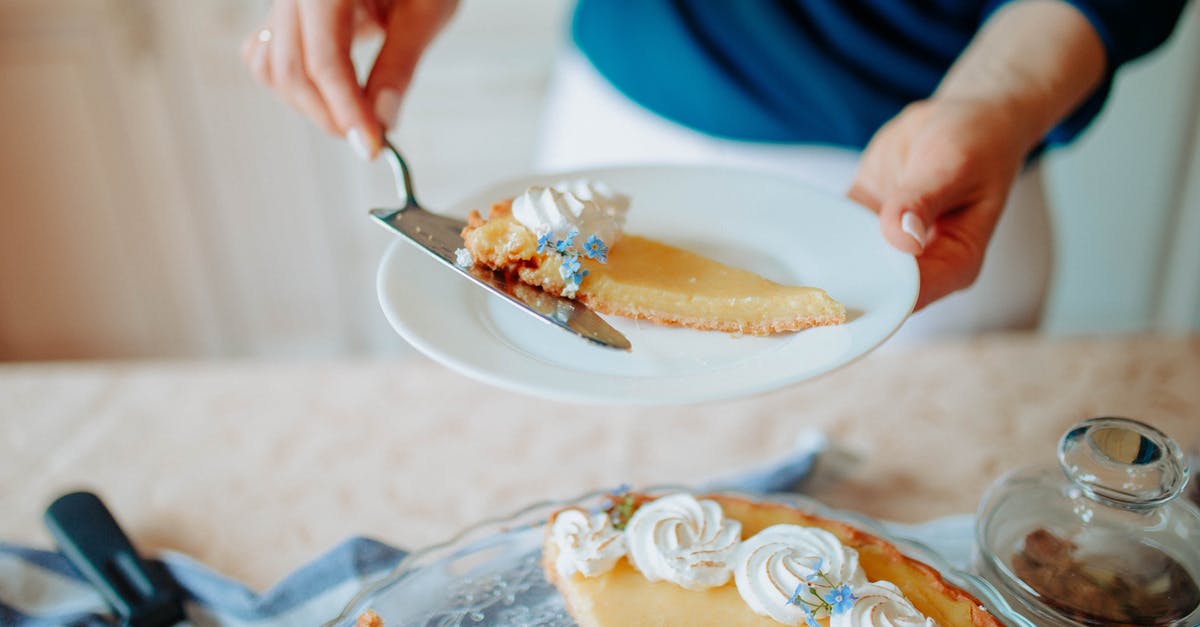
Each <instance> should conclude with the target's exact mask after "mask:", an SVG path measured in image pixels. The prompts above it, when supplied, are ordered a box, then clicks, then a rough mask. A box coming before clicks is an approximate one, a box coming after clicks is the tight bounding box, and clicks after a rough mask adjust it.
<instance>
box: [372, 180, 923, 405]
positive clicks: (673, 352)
mask: <svg viewBox="0 0 1200 627" xmlns="http://www.w3.org/2000/svg"><path fill="white" fill-rule="evenodd" d="M575 177H583V178H588V179H594V180H600V181H604V182H605V183H607V184H608V185H610V186H611V187H612V188H613V189H615V190H618V191H620V192H624V193H626V194H629V195H631V196H632V197H633V204H632V206H631V209H630V212H629V217H628V220H627V222H626V225H625V229H626V231H628V232H631V233H637V234H638V235H644V236H648V237H652V238H655V239H658V240H661V241H664V242H667V243H670V244H675V245H677V246H681V247H683V248H687V249H689V250H692V251H696V252H699V253H702V254H705V255H707V256H709V257H712V258H714V259H717V260H718V261H722V262H724V263H727V264H730V265H733V266H737V267H740V268H745V269H747V270H751V271H754V272H757V273H759V274H761V275H763V276H765V277H767V278H769V279H772V280H774V281H777V282H780V283H792V284H804V285H813V286H817V287H821V288H824V289H825V290H826V291H827V292H829V294H830V295H831V296H833V297H834V298H836V299H838V300H839V301H841V302H842V303H843V304H845V305H846V309H847V311H848V316H847V322H846V324H843V325H840V326H836V327H820V328H815V329H808V330H805V331H801V332H799V333H791V334H781V335H775V336H770V337H751V336H743V337H734V336H731V335H728V334H724V333H715V332H706V331H693V330H690V329H678V328H668V327H662V326H658V325H654V324H649V323H645V322H638V321H635V320H628V319H625V318H620V317H617V316H606V320H608V322H609V323H610V324H612V325H613V326H614V327H616V328H617V330H618V331H620V332H621V333H624V334H625V336H626V337H628V338H629V340H630V342H632V344H633V350H632V351H630V352H628V353H626V352H621V351H615V350H612V349H607V348H603V347H598V346H594V345H591V344H589V343H587V342H585V341H583V340H580V339H578V338H575V337H572V336H570V335H568V334H566V333H564V332H563V331H561V330H558V329H555V328H553V327H551V326H549V325H547V324H545V323H543V322H541V321H539V320H537V319H536V318H533V317H531V316H529V315H528V314H526V313H524V312H522V311H520V310H518V309H517V308H515V307H513V306H512V305H510V304H508V303H506V302H504V301H501V300H500V299H498V298H496V297H494V296H491V295H489V294H488V293H486V292H485V291H484V290H482V289H479V288H478V287H476V286H474V285H472V284H471V283H470V282H468V281H467V280H466V279H464V278H462V277H460V276H458V275H457V274H456V273H455V272H454V271H453V270H451V269H450V268H446V267H444V266H442V265H440V264H439V263H438V262H437V261H435V260H434V259H432V258H430V257H429V256H428V255H427V254H425V253H424V252H421V251H419V250H418V249H417V248H416V247H415V246H414V245H412V244H410V243H409V242H407V241H402V240H397V241H396V242H395V243H393V244H392V246H391V248H390V249H389V250H388V251H387V253H386V254H385V255H384V258H383V261H382V263H381V265H380V268H379V278H378V288H379V300H380V303H381V304H382V305H383V311H384V313H385V314H386V315H387V318H388V320H389V321H390V322H391V324H392V326H393V327H395V329H396V330H397V331H398V332H399V333H400V335H402V336H403V337H404V338H405V339H406V340H408V341H409V342H410V343H411V344H412V345H413V346H415V347H417V349H419V350H420V351H422V352H424V353H425V354H426V355H429V356H430V357H432V358H433V359H435V360H437V361H439V362H441V363H443V364H445V365H447V366H449V367H451V368H453V369H455V370H458V371H460V372H462V373H464V374H466V375H468V376H471V377H474V378H476V379H480V380H482V381H486V382H488V383H491V384H494V385H498V386H501V387H505V388H509V389H513V390H517V391H520V392H525V393H528V394H533V395H537V396H543V397H549V398H553V399H556V400H565V401H572V402H582V403H617V404H666V403H694V402H700V401H707V400H714V399H720V398H729V397H735V396H742V395H746V394H754V393H759V392H763V391H766V390H770V389H774V388H778V387H780V386H783V385H787V384H790V383H795V382H797V381H802V380H804V379H808V378H810V377H813V376H816V375H818V374H822V373H824V372H828V371H830V370H832V369H834V368H837V367H838V366H842V365H845V364H847V363H849V362H851V361H853V360H854V359H856V358H858V357H860V356H862V355H864V354H865V353H867V352H868V351H870V350H871V349H873V348H875V347H876V346H878V345H879V344H880V343H881V342H883V341H884V340H885V339H887V338H888V336H890V335H891V334H892V333H893V332H894V331H895V330H896V329H897V328H898V327H899V326H900V324H901V323H902V322H903V321H904V320H905V318H906V317H907V316H908V315H909V313H911V311H912V307H913V305H914V303H915V302H916V298H917V288H918V278H917V266H916V263H915V261H914V260H913V258H912V257H911V256H909V255H907V254H905V253H902V252H900V251H897V250H896V249H894V248H892V247H891V246H890V245H888V244H887V242H885V241H884V239H883V236H882V235H881V234H880V233H879V224H878V220H877V219H876V217H875V216H874V215H873V214H872V213H871V212H870V211H868V210H867V209H865V208H863V207H860V206H858V205H856V204H854V203H852V202H850V201H849V200H847V199H845V198H842V197H839V196H835V195H832V194H829V193H828V192H824V191H820V190H817V189H813V188H811V187H808V186H806V185H804V184H802V183H798V182H795V181H792V180H788V179H784V178H780V177H777V176H774V175H769V174H762V173H758V172H751V171H743V170H729V169H720V168H707V167H693V166H650V167H647V166H641V167H628V168H608V169H597V170H583V171H576V172H564V173H556V174H548V175H539V176H529V177H524V178H520V179H514V180H511V181H507V182H504V183H500V184H497V185H494V186H492V187H490V188H488V189H485V190H483V191H481V192H479V193H477V194H474V195H472V196H470V197H468V198H466V199H464V200H463V201H462V202H459V203H457V204H455V205H454V206H453V207H450V208H448V209H446V210H445V211H444V213H446V214H449V215H454V216H459V217H462V216H465V215H466V214H467V212H468V211H469V210H470V209H473V208H478V209H481V210H484V211H486V208H487V207H488V206H490V205H491V203H493V202H495V201H497V200H500V199H502V198H506V197H511V196H515V195H517V194H519V193H521V192H522V191H524V190H525V189H526V188H527V187H529V186H530V185H545V184H550V183H554V182H557V181H559V180H562V179H564V178H575Z"/></svg>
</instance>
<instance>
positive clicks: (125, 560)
mask: <svg viewBox="0 0 1200 627" xmlns="http://www.w3.org/2000/svg"><path fill="white" fill-rule="evenodd" d="M45 522H46V526H47V527H48V528H49V529H50V534H51V535H53V536H54V540H55V541H56V542H57V543H58V547H59V550H61V551H62V553H63V555H65V556H66V557H67V559H69V560H70V561H71V563H72V564H74V565H75V567H76V568H78V569H79V572H81V573H83V576H84V577H85V578H87V580H88V582H89V583H91V584H92V585H93V586H95V588H96V589H97V590H99V591H100V594H101V595H102V596H103V597H104V600H105V601H107V602H108V604H109V605H110V606H112V608H113V610H114V611H115V612H116V613H117V615H118V616H120V617H121V619H122V621H123V622H124V623H125V624H127V625H130V626H131V627H143V626H145V627H150V626H159V625H173V624H175V623H176V622H178V621H181V620H183V619H184V614H183V601H182V598H181V595H180V594H179V590H178V588H177V587H176V586H175V583H174V581H172V580H171V578H170V576H169V575H167V573H165V572H163V571H162V570H161V569H155V568H152V567H151V566H150V565H149V564H147V563H146V562H143V561H142V559H141V558H140V557H138V554H137V551H135V550H134V548H133V544H132V543H130V541H129V538H128V537H126V536H125V533H124V532H123V531H121V527H120V526H119V525H117V521H116V519H114V518H113V516H112V514H111V513H110V512H109V511H108V508H107V507H105V506H104V502H103V501H101V500H100V497H98V496H96V495H95V494H92V493H91V492H72V493H70V494H65V495H63V496H61V497H59V498H58V499H57V500H56V501H54V502H53V503H51V504H50V507H48V508H46V515H45Z"/></svg>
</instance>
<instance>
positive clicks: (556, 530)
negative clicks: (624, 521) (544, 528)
mask: <svg viewBox="0 0 1200 627" xmlns="http://www.w3.org/2000/svg"><path fill="white" fill-rule="evenodd" d="M550 534H551V537H553V538H554V544H555V546H557V547H558V557H557V558H556V559H555V560H554V567H555V568H556V569H557V570H558V574H559V576H561V577H564V578H565V577H570V576H571V575H572V574H573V573H575V572H579V573H582V574H583V576H584V577H595V576H596V575H600V574H603V573H606V572H608V571H609V570H612V567H613V566H614V565H615V564H616V563H617V560H619V559H621V557H622V556H623V555H625V536H624V535H622V534H621V532H620V531H618V530H616V529H614V528H613V526H612V521H611V520H609V518H608V514H606V513H604V512H598V513H595V514H588V513H587V512H585V511H583V510H581V509H567V510H563V511H562V512H559V514H558V515H557V516H555V517H554V527H553V528H552V529H551V531H550Z"/></svg>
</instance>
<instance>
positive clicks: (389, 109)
mask: <svg viewBox="0 0 1200 627" xmlns="http://www.w3.org/2000/svg"><path fill="white" fill-rule="evenodd" d="M399 116H400V91H399V90H397V89H391V88H387V89H381V90H380V91H379V94H378V95H377V96H375V118H376V119H377V120H379V123H380V124H382V125H383V128H385V129H391V128H392V127H394V126H396V121H397V118H398V117H399Z"/></svg>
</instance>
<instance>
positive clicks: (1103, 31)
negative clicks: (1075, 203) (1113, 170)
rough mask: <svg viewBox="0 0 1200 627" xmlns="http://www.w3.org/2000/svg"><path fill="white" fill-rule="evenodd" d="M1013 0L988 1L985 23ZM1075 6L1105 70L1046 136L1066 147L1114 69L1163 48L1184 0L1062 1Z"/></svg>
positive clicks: (1098, 104) (1098, 102)
mask: <svg viewBox="0 0 1200 627" xmlns="http://www.w3.org/2000/svg"><path fill="white" fill-rule="evenodd" d="M1011 1H1012V0H991V2H989V3H988V6H987V9H986V10H985V11H984V13H983V18H984V20H986V19H987V18H988V17H991V15H992V14H993V13H995V12H996V10H997V9H999V8H1000V7H1002V6H1004V5H1005V4H1008V3H1009V2H1011ZM1063 2H1066V3H1067V4H1069V5H1071V6H1073V7H1075V9H1076V10H1078V11H1079V12H1080V13H1081V14H1083V16H1084V17H1085V18H1087V20H1088V22H1089V23H1091V25H1092V28H1093V29H1095V30H1096V34H1097V35H1099V36H1100V41H1101V42H1103V44H1104V52H1105V56H1106V60H1107V67H1106V69H1105V73H1104V80H1103V81H1102V82H1101V84H1100V85H1099V86H1098V87H1097V88H1096V91H1095V92H1093V93H1092V95H1091V96H1089V97H1088V99H1087V100H1085V101H1084V102H1083V104H1081V105H1079V107H1077V108H1076V109H1075V111H1073V112H1072V113H1071V114H1070V115H1068V116H1067V117H1066V119H1064V120H1063V121H1062V122H1061V123H1060V124H1059V125H1058V126H1056V127H1054V128H1053V129H1051V130H1050V132H1049V133H1047V134H1046V138H1045V143H1046V144H1066V143H1069V142H1071V141H1072V140H1074V139H1075V137H1076V136H1078V135H1079V133H1081V132H1082V131H1083V130H1084V129H1085V128H1087V125H1088V124H1090V123H1091V122H1092V120H1093V119H1095V117H1096V116H1097V115H1098V114H1099V113H1100V109H1102V108H1103V107H1104V101H1105V100H1107V99H1108V94H1109V92H1110V91H1111V90H1112V82H1113V76H1114V75H1115V74H1116V72H1117V69H1118V68H1120V67H1121V66H1122V65H1124V64H1125V63H1127V62H1129V61H1132V60H1134V59H1136V58H1138V57H1140V56H1142V55H1144V54H1146V53H1148V52H1150V51H1152V50H1154V49H1155V48H1157V47H1158V46H1160V45H1162V43H1163V42H1164V41H1166V40H1167V37H1169V36H1170V35H1171V31H1173V30H1174V29H1175V24H1176V23H1178V22H1179V15H1180V13H1182V12H1183V7H1184V5H1186V4H1187V0H1063Z"/></svg>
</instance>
